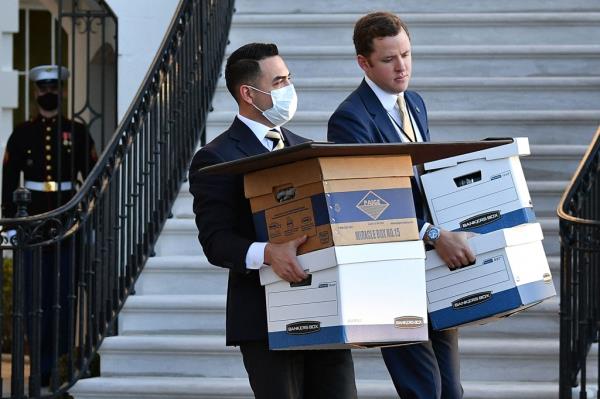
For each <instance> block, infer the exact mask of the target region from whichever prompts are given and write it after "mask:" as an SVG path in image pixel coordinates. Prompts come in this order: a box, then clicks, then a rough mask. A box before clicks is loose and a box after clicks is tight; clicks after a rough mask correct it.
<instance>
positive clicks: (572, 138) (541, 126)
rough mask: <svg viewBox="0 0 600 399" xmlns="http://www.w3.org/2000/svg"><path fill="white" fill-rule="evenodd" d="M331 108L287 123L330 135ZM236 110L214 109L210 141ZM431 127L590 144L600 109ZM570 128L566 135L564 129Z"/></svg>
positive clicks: (459, 114) (451, 137) (500, 114)
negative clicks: (566, 135)
mask: <svg viewBox="0 0 600 399" xmlns="http://www.w3.org/2000/svg"><path fill="white" fill-rule="evenodd" d="M332 112H333V111H331V112H325V111H323V112H322V111H298V113H297V114H296V115H295V116H294V119H293V120H292V121H291V122H290V123H288V124H286V125H285V127H286V128H288V129H290V130H291V131H293V132H294V133H296V134H299V135H301V136H304V137H306V138H309V139H313V140H316V141H324V140H326V137H327V121H328V120H329V117H330V116H331V113H332ZM234 117H235V112H233V111H215V112H213V113H211V114H210V116H209V119H208V122H207V129H206V130H207V131H206V139H207V142H210V141H211V140H212V139H214V138H215V137H216V136H218V135H219V134H221V133H222V132H224V131H225V130H226V129H227V128H229V126H230V125H231V122H232V121H233V118H234ZM428 117H429V131H430V133H431V135H432V137H433V138H434V139H435V140H436V141H461V140H474V139H477V140H478V139H481V138H484V137H529V141H530V142H531V143H536V144H557V145H565V143H570V144H579V145H583V144H585V145H587V144H589V143H590V141H591V139H592V137H593V135H594V132H595V131H596V130H597V129H598V125H599V124H600V109H597V110H580V111H563V110H544V111H540V110H538V111H431V112H428ZM567 131H568V132H569V134H568V138H565V136H564V135H565V132H567Z"/></svg>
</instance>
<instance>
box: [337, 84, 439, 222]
mask: <svg viewBox="0 0 600 399" xmlns="http://www.w3.org/2000/svg"><path fill="white" fill-rule="evenodd" d="M404 99H405V100H406V105H407V106H408V108H409V110H410V112H411V114H412V116H413V118H414V121H415V123H416V124H417V126H418V127H419V131H420V132H421V136H422V137H423V141H429V125H428V123H427V109H426V108H425V102H424V101H423V99H422V98H421V96H420V95H419V94H417V93H416V92H414V91H405V92H404ZM327 140H328V141H332V142H334V143H336V144H348V143H401V142H402V140H400V136H399V135H398V132H397V131H396V128H395V127H394V123H393V122H392V121H391V120H390V117H389V115H388V113H387V111H386V110H385V108H383V105H381V102H380V101H379V99H378V98H377V96H376V95H375V93H374V92H373V90H371V88H370V87H369V85H368V84H367V82H366V81H365V80H364V79H363V81H362V83H361V84H360V86H358V88H357V89H356V90H354V91H353V92H352V93H350V95H349V96H348V97H347V98H346V99H345V100H344V101H343V102H342V103H341V104H340V105H339V107H338V108H337V109H336V110H335V112H334V113H333V114H332V115H331V117H330V118H329V124H328V127H327ZM413 197H414V199H415V208H416V210H417V224H418V225H419V228H421V227H422V226H423V223H424V220H423V218H422V209H423V203H422V202H423V201H422V198H421V194H420V193H419V192H418V188H416V187H415V186H414V183H413Z"/></svg>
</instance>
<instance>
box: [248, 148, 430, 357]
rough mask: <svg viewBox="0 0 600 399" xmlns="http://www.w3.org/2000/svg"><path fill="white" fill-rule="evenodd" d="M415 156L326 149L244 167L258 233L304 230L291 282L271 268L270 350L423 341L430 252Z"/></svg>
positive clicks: (284, 236) (276, 235) (284, 234)
mask: <svg viewBox="0 0 600 399" xmlns="http://www.w3.org/2000/svg"><path fill="white" fill-rule="evenodd" d="M412 171H413V169H412V163H411V159H410V156H407V155H392V156H385V155H384V156H347V157H322V158H312V159H307V160H303V161H299V162H294V163H290V164H286V165H282V166H278V167H276V168H271V169H264V170H260V171H257V172H252V173H248V174H246V175H245V181H244V185H245V191H246V197H248V198H249V199H250V205H251V207H252V212H253V215H254V223H255V230H256V233H257V238H258V240H262V241H270V242H273V243H280V242H285V241H289V240H290V239H293V238H296V237H301V236H302V235H307V236H308V240H307V242H306V243H305V244H303V245H302V246H301V247H300V248H299V256H298V260H299V263H300V265H301V266H302V267H303V268H304V270H306V272H307V273H308V274H309V277H308V278H307V279H306V280H305V281H304V282H302V283H299V284H297V283H288V282H286V281H284V280H282V279H280V278H279V277H278V276H277V275H276V274H275V273H274V272H273V271H272V270H271V268H269V267H263V268H262V269H261V270H260V278H261V283H262V284H263V285H264V286H265V294H266V302H267V319H268V330H269V346H270V347H271V349H298V348H302V349H317V348H318V349H324V348H329V349H331V348H343V347H349V346H351V347H366V346H382V345H396V344H398V343H406V342H419V341H425V340H427V338H428V334H427V330H428V324H427V303H426V298H425V251H424V247H423V243H422V241H419V232H418V229H417V222H416V219H415V208H414V203H413V194H412V190H411V182H410V179H411V176H412Z"/></svg>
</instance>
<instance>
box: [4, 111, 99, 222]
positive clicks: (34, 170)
mask: <svg viewBox="0 0 600 399" xmlns="http://www.w3.org/2000/svg"><path fill="white" fill-rule="evenodd" d="M59 153H60V173H61V176H58V170H59V164H58V161H59ZM97 160H98V156H97V154H96V150H95V147H94V140H93V139H92V137H91V136H90V135H89V134H88V132H87V130H86V128H85V126H84V125H82V124H81V123H78V122H73V121H71V120H68V119H66V118H63V120H62V122H61V131H60V132H59V131H58V126H57V118H43V117H41V116H38V117H37V118H35V119H33V120H31V121H27V122H25V123H22V124H20V125H19V126H17V127H16V128H15V130H14V131H13V133H12V134H11V136H10V138H9V139H8V143H7V144H6V150H5V152H4V161H3V169H2V217H5V218H11V217H14V216H15V213H16V206H15V204H13V201H12V193H13V192H14V191H15V190H16V189H17V188H18V186H19V183H20V182H19V179H20V174H21V172H23V174H24V180H25V181H33V182H46V181H54V182H72V183H73V190H69V191H61V192H60V195H59V194H58V193H57V192H44V191H36V190H30V191H31V204H30V205H29V206H28V208H27V211H28V212H27V213H28V214H29V215H36V214H39V213H44V212H48V211H50V210H52V209H55V208H57V207H59V206H61V205H63V204H65V203H67V202H68V201H69V200H70V199H71V198H72V197H73V195H74V194H75V183H76V181H77V177H78V175H79V174H81V177H82V178H85V177H86V176H87V174H88V173H89V172H90V170H91V169H92V167H93V166H94V164H95V163H96V161H97ZM59 197H60V199H59Z"/></svg>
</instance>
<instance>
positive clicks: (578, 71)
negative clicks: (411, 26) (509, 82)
mask: <svg viewBox="0 0 600 399" xmlns="http://www.w3.org/2000/svg"><path fill="white" fill-rule="evenodd" d="M269 41H272V38H269ZM302 43H303V42H301V43H282V42H277V45H278V47H279V52H280V54H281V55H282V56H283V57H284V59H285V61H286V63H287V65H288V68H289V69H290V71H291V72H292V74H293V76H294V77H296V78H311V77H314V78H328V77H329V78H331V77H336V78H340V77H345V78H356V77H362V76H363V72H362V70H361V69H360V68H359V67H358V65H357V64H356V53H355V51H354V47H353V46H352V41H351V36H348V38H347V39H346V40H345V41H343V42H342V43H341V44H340V43H338V44H337V45H330V46H325V45H322V44H320V43H319V44H318V45H316V44H314V43H311V45H309V46H303V45H302ZM457 43H461V44H455V43H452V44H447V45H439V44H437V45H421V44H416V43H415V44H414V46H413V47H412V59H413V78H425V77H445V76H447V77H527V76H531V77H533V76H540V77H541V76H545V77H551V76H579V77H583V76H589V77H593V76H598V72H597V71H598V70H599V69H600V45H597V44H591V45H590V44H564V45H558V44H557V45H547V44H540V45H525V44H523V43H518V44H517V43H514V44H506V45H495V46H488V45H467V44H462V42H461V41H458V42H457ZM236 48H237V47H234V46H233V45H230V46H228V48H227V52H228V54H227V55H226V57H227V56H229V53H230V52H231V51H233V50H235V49H236ZM315 65H318V66H319V67H318V68H315Z"/></svg>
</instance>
